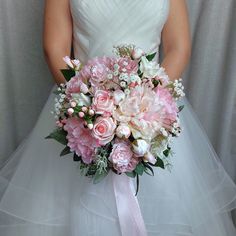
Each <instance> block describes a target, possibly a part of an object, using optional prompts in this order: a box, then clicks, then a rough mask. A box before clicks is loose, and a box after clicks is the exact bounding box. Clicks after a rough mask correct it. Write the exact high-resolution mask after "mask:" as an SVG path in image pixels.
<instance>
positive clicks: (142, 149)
mask: <svg viewBox="0 0 236 236" xmlns="http://www.w3.org/2000/svg"><path fill="white" fill-rule="evenodd" d="M132 147H133V152H134V153H135V154H136V155H137V156H144V155H145V154H146V153H147V152H148V150H149V148H150V144H149V143H147V142H146V141H145V140H143V139H137V140H135V141H134V142H133V143H132Z"/></svg>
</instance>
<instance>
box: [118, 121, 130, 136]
mask: <svg viewBox="0 0 236 236" xmlns="http://www.w3.org/2000/svg"><path fill="white" fill-rule="evenodd" d="M130 134H131V131H130V128H129V126H128V125H126V124H120V125H119V126H118V127H117V129H116V135H117V137H119V138H128V137H129V136H130Z"/></svg>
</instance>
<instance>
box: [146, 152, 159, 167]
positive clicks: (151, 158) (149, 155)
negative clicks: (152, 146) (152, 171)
mask: <svg viewBox="0 0 236 236" xmlns="http://www.w3.org/2000/svg"><path fill="white" fill-rule="evenodd" d="M143 159H144V161H146V162H150V163H151V164H153V165H155V164H156V162H157V159H156V158H155V157H154V156H153V155H152V153H151V152H147V153H146V154H145V155H144V158H143Z"/></svg>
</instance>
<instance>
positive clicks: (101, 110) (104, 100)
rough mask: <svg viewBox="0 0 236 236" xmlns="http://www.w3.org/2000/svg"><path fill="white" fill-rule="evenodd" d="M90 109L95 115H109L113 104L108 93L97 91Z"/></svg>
mask: <svg viewBox="0 0 236 236" xmlns="http://www.w3.org/2000/svg"><path fill="white" fill-rule="evenodd" d="M92 108H93V109H94V110H95V112H96V113H97V114H102V115H111V113H112V111H113V109H114V102H113V100H112V98H111V95H110V92H108V91H104V90H97V91H96V92H95V94H94V98H93V104H92Z"/></svg>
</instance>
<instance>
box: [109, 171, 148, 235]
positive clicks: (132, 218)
mask: <svg viewBox="0 0 236 236" xmlns="http://www.w3.org/2000/svg"><path fill="white" fill-rule="evenodd" d="M112 178H113V188H114V194H115V199H116V206H117V211H118V218H119V223H120V228H121V234H122V236H131V235H135V236H147V232H146V228H145V224H144V220H143V217H142V213H141V210H140V207H139V203H138V199H137V197H136V196H135V191H134V186H133V183H132V179H131V178H129V177H128V176H127V175H125V174H122V175H117V174H113V175H112Z"/></svg>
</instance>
